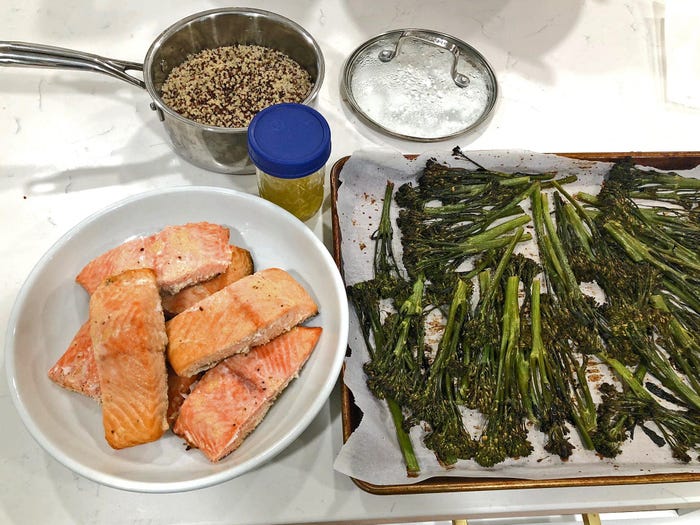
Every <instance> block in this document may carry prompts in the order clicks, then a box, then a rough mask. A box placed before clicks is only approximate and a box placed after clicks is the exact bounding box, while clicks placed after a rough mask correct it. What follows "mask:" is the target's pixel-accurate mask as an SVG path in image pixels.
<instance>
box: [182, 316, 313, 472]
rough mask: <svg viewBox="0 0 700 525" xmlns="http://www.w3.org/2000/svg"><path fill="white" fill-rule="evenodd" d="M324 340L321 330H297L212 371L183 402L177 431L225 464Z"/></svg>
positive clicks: (308, 328)
mask: <svg viewBox="0 0 700 525" xmlns="http://www.w3.org/2000/svg"><path fill="white" fill-rule="evenodd" d="M320 336H321V328H318V327H314V328H311V327H304V326H297V327H294V328H292V329H291V330H290V331H288V332H286V333H284V334H282V335H280V336H279V337H277V338H275V339H273V340H272V341H270V342H269V343H267V344H264V345H261V346H256V347H254V348H252V349H251V350H250V351H249V352H248V353H246V354H238V355H235V356H232V357H229V358H228V359H226V360H224V361H222V362H221V363H219V364H218V365H216V366H215V367H214V368H212V369H211V370H208V371H207V372H206V373H205V374H204V376H203V377H202V379H201V380H200V381H199V383H197V386H196V387H195V388H194V390H193V391H192V393H191V394H190V395H189V396H188V397H187V399H185V401H184V403H183V404H182V407H181V408H180V415H179V417H178V418H177V421H176V423H175V427H174V428H173V431H174V432H175V433H176V434H178V435H179V436H182V437H183V438H184V439H185V440H186V441H187V443H188V444H189V445H191V446H193V447H196V448H199V449H200V450H201V451H202V452H203V453H204V454H205V455H206V457H207V458H209V460H211V461H219V460H220V459H221V458H223V457H225V456H226V455H228V454H229V453H231V452H232V451H233V450H235V449H236V448H238V446H240V444H241V443H242V442H243V440H244V439H245V438H246V436H248V434H250V432H252V431H253V429H255V427H256V426H257V425H258V424H259V423H260V421H262V419H263V417H264V416H265V414H266V413H267V411H268V409H269V408H270V406H271V405H272V403H273V401H274V400H275V399H276V398H277V396H278V395H279V394H280V392H282V391H283V390H284V389H285V388H286V387H287V385H288V384H289V382H290V381H291V380H292V379H294V378H295V377H296V376H297V375H298V373H299V370H301V367H302V366H303V365H304V363H305V362H306V360H307V359H308V357H309V355H311V352H312V351H313V349H314V347H315V346H316V343H317V342H318V339H319V337H320Z"/></svg>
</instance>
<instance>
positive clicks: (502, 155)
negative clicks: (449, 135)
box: [334, 150, 700, 485]
mask: <svg viewBox="0 0 700 525" xmlns="http://www.w3.org/2000/svg"><path fill="white" fill-rule="evenodd" d="M468 156H469V158H471V159H473V160H475V161H477V162H478V163H479V164H480V165H482V166H484V167H486V168H491V169H500V170H502V171H512V170H520V171H526V172H535V171H537V172H541V171H545V172H550V171H553V170H556V171H559V172H560V173H562V172H564V171H566V173H572V174H576V175H577V176H578V177H579V182H577V183H575V184H574V185H570V186H568V187H567V188H568V189H569V191H570V192H575V191H586V192H588V193H593V194H596V193H598V190H599V185H600V182H601V180H602V176H603V174H604V173H606V172H607V170H608V169H609V167H610V164H608V163H595V162H588V161H578V160H571V159H567V158H564V157H559V156H556V155H543V154H537V153H532V152H527V151H483V152H468ZM428 158H435V159H437V160H438V161H440V162H447V163H449V164H451V165H460V164H463V165H465V166H466V165H469V164H468V163H467V162H464V161H462V160H458V159H455V158H454V156H453V155H452V154H451V153H450V152H445V151H443V152H433V153H427V154H423V155H421V156H419V157H418V158H417V159H416V160H413V161H409V160H406V159H405V158H404V157H403V156H402V155H400V154H399V153H396V152H393V151H385V150H363V151H357V152H355V153H353V155H352V156H351V157H350V159H349V160H348V161H347V162H346V164H345V166H344V167H343V170H342V172H341V174H340V180H341V182H342V184H341V185H340V188H339V191H338V199H337V210H338V215H339V221H340V228H341V232H342V244H341V249H342V254H343V271H344V276H345V280H346V284H348V285H351V284H354V283H356V282H359V281H362V280H366V279H369V278H371V277H372V258H373V255H374V245H373V243H372V242H371V240H370V238H369V237H370V235H371V234H372V233H373V232H374V231H375V230H376V227H377V224H378V221H379V217H380V215H381V208H382V199H383V195H384V190H385V186H386V181H387V179H389V180H392V181H394V182H395V183H396V188H398V186H399V185H400V184H402V183H403V182H406V181H412V180H415V179H416V177H417V175H418V174H419V173H420V172H421V170H422V169H423V167H424V166H425V162H426V160H427V159H428ZM470 167H473V165H472V166H470ZM679 173H683V174H686V175H687V174H690V175H692V176H696V177H697V176H700V171H699V170H698V169H695V170H693V171H686V172H679ZM393 211H394V212H395V211H396V209H395V208H394V210H393ZM394 218H395V216H394ZM395 232H398V229H396V228H395ZM394 242H395V249H396V253H400V239H399V235H398V233H397V234H396V235H395V238H394ZM350 318H351V319H350V335H349V343H348V344H349V346H350V349H351V355H350V356H349V357H348V358H347V359H346V363H345V365H346V366H345V373H344V380H345V384H346V385H347V386H348V388H350V390H351V391H352V393H353V395H354V397H355V403H356V404H357V406H358V407H359V408H360V409H361V410H362V412H363V417H362V421H361V423H360V425H359V426H358V428H357V429H355V431H354V432H353V433H352V434H351V436H350V438H349V439H348V441H347V442H346V443H345V444H344V445H343V447H342V448H341V450H340V453H339V454H338V456H337V458H336V460H335V463H334V468H335V469H336V470H337V471H339V472H341V473H344V474H346V475H348V476H351V477H353V478H356V479H359V480H362V481H365V482H368V483H372V484H376V485H395V484H410V483H415V482H418V481H421V480H424V479H427V478H430V477H434V476H460V477H511V478H520V479H556V478H572V477H592V476H613V475H641V474H652V473H653V474H660V473H679V472H700V464H698V462H697V461H695V462H694V463H691V464H685V463H680V462H678V461H677V460H675V459H673V458H672V456H671V452H670V450H669V448H668V447H663V448H659V447H657V446H656V445H655V444H653V443H652V442H651V440H650V439H649V438H648V437H647V436H646V434H644V433H643V432H641V431H638V432H636V433H635V435H634V439H633V440H632V441H630V442H627V443H626V444H625V445H624V446H623V452H622V454H620V455H619V456H618V457H616V458H615V459H602V458H600V457H599V456H598V455H596V454H595V452H592V451H586V450H584V449H583V447H582V446H581V444H580V441H579V439H578V436H577V434H576V431H575V429H571V432H570V437H571V442H572V444H573V445H574V446H575V447H576V448H575V450H574V453H573V455H572V456H571V457H570V458H569V459H568V461H566V462H564V461H561V460H560V459H559V457H558V456H556V455H551V454H549V453H548V452H546V451H545V450H544V449H543V442H544V439H543V434H542V433H540V432H539V431H537V430H534V429H530V436H529V437H530V441H531V442H532V445H533V447H534V451H533V452H532V454H531V455H530V456H529V457H527V458H522V459H519V460H513V459H509V460H507V461H506V462H504V463H502V464H500V465H497V466H495V467H493V468H488V469H487V468H483V467H481V466H479V465H478V464H476V463H475V462H474V461H472V460H468V461H459V462H458V463H457V464H456V465H455V466H454V467H453V468H451V469H449V470H448V469H445V468H444V467H443V466H441V465H440V464H439V463H438V462H437V460H436V459H435V456H434V454H433V453H432V452H431V451H430V450H428V449H427V448H425V447H424V446H423V445H422V437H423V433H424V431H423V429H422V428H421V427H419V426H416V427H414V428H412V430H411V438H412V440H413V444H414V447H415V449H416V454H417V456H418V460H419V463H420V467H421V474H420V476H418V477H413V478H408V477H407V476H406V470H405V466H404V463H403V458H402V456H401V452H400V450H399V447H398V445H397V443H396V436H395V433H394V427H393V424H392V422H391V417H390V415H389V411H388V408H387V406H386V403H384V402H383V401H379V400H377V399H376V398H374V396H373V395H372V394H371V393H370V392H369V390H368V389H367V386H366V383H365V375H364V372H363V370H362V364H363V363H364V362H366V361H367V360H368V358H369V356H368V353H367V350H366V348H365V344H364V341H363V339H362V334H361V332H360V329H359V326H358V322H357V318H356V316H355V313H354V311H353V310H352V308H351V315H350ZM600 368H601V369H600V372H604V367H600ZM601 380H610V378H609V376H607V375H604V376H603V377H602V379H601ZM592 390H595V389H594V388H592ZM464 415H465V422H466V424H467V427H468V428H475V427H476V426H478V425H479V424H480V422H481V421H480V416H478V415H475V414H474V413H465V414H464ZM473 435H474V434H473ZM476 436H477V435H475V437H476Z"/></svg>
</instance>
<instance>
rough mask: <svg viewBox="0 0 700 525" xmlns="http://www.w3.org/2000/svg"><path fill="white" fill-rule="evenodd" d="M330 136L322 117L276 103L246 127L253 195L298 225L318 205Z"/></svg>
mask: <svg viewBox="0 0 700 525" xmlns="http://www.w3.org/2000/svg"><path fill="white" fill-rule="evenodd" d="M330 151H331V134H330V128H329V126H328V123H327V122H326V119H325V118H323V115H321V114H320V113H319V112H318V111H316V110H315V109H313V108H312V107H310V106H306V105H303V104H276V105H273V106H270V107H268V108H265V109H264V110H262V111H261V112H259V113H258V114H257V115H256V116H255V117H254V118H253V120H252V121H251V123H250V126H248V153H249V155H250V158H251V160H252V161H253V164H255V172H256V174H257V179H258V193H259V195H260V196H261V197H263V198H264V199H267V200H269V201H270V202H273V203H275V204H277V205H278V206H281V207H282V208H284V209H286V210H287V211H289V212H291V213H292V214H294V215H295V216H296V217H298V218H299V219H301V220H302V221H306V220H308V219H310V218H311V217H313V216H314V215H315V214H316V212H318V210H319V209H320V207H321V203H322V202H323V194H324V182H325V173H326V169H325V166H326V162H327V161H328V158H329V157H330Z"/></svg>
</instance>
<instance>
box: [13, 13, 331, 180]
mask: <svg viewBox="0 0 700 525" xmlns="http://www.w3.org/2000/svg"><path fill="white" fill-rule="evenodd" d="M233 44H255V45H260V46H265V47H269V48H273V49H278V50H280V51H282V52H283V53H285V54H287V55H288V56H289V57H291V58H292V59H294V60H296V62H298V63H299V64H300V65H301V66H302V67H304V68H305V69H306V70H307V71H308V72H309V74H310V75H311V80H312V82H313V86H312V89H311V92H310V93H309V94H308V96H307V97H306V99H304V101H303V103H304V104H312V103H313V101H314V100H315V98H316V95H317V94H318V91H319V90H320V89H321V84H322V83H323V77H324V73H325V62H324V59H323V54H322V52H321V49H320V47H319V46H318V44H317V43H316V41H315V40H314V38H313V37H312V36H311V35H310V34H309V33H308V32H307V31H306V30H305V29H304V28H302V27H301V26H300V25H298V24H297V23H295V22H293V21H292V20H289V19H288V18H285V17H283V16H281V15H278V14H275V13H271V12H269V11H263V10H260V9H251V8H223V9H212V10H209V11H203V12H200V13H196V14H194V15H191V16H188V17H187V18H184V19H182V20H180V21H178V22H176V23H175V24H173V25H172V26H170V27H169V28H168V29H166V30H165V31H163V32H162V33H161V34H160V36H158V38H156V40H155V41H154V42H153V44H151V47H150V48H149V49H148V52H147V53H146V58H145V60H144V63H143V64H140V63H137V62H128V61H123V60H115V59H111V58H106V57H102V56H99V55H93V54H90V53H84V52H81V51H74V50H70V49H64V48H60V47H52V46H46V45H40V44H28V43H24V42H0V65H3V66H32V67H49V68H64V69H78V70H85V71H95V72H99V73H104V74H107V75H110V76H113V77H115V78H119V79H121V80H124V81H126V82H129V83H130V84H133V85H135V86H139V87H142V88H145V89H146V90H147V91H148V93H149V95H150V96H151V99H152V102H151V108H152V109H153V110H154V111H156V113H157V114H158V118H159V119H160V120H161V121H162V122H163V126H164V127H165V130H166V132H167V133H168V136H169V137H170V140H171V142H172V145H173V149H174V150H175V152H176V153H178V154H179V155H180V156H181V157H183V158H184V159H185V160H186V161H188V162H190V163H192V164H194V165H196V166H199V167H201V168H204V169H206V170H211V171H217V172H220V173H231V174H246V173H252V172H253V171H254V167H253V165H252V163H251V161H250V159H249V158H248V141H247V131H248V129H247V128H222V127H217V126H206V125H203V124H200V123H198V122H195V121H193V120H190V119H188V118H185V117H183V116H181V115H179V114H178V113H176V112H175V111H173V110H172V109H170V108H169V107H168V106H167V105H166V104H165V103H164V102H163V100H162V98H161V88H162V86H163V82H165V79H166V78H167V77H168V74H169V73H170V71H171V70H172V69H173V68H174V67H175V66H177V65H179V64H181V63H182V62H184V61H185V59H186V58H187V56H188V55H190V54H193V53H197V52H199V51H201V50H203V49H211V48H216V47H220V46H227V45H233ZM130 71H142V73H143V80H141V79H140V78H138V77H136V76H133V75H132V74H130V73H129V72H130Z"/></svg>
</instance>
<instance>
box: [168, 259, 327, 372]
mask: <svg viewBox="0 0 700 525" xmlns="http://www.w3.org/2000/svg"><path fill="white" fill-rule="evenodd" d="M317 313H318V307H317V306H316V303H315V302H314V300H313V299H312V298H311V296H310V295H309V294H308V293H307V292H306V290H305V289H304V287H303V286H302V285H301V284H299V283H298V282H297V281H296V280H295V279H294V277H292V276H291V275H290V274H289V273H287V272H286V271H284V270H281V269H279V268H268V269H265V270H261V271H259V272H256V273H254V274H253V275H249V276H247V277H243V278H242V279H240V280H238V281H236V282H234V283H233V284H230V285H228V286H226V287H225V288H222V289H221V290H219V291H218V292H216V293H214V294H212V295H210V296H209V297H207V298H206V299H204V300H202V301H200V302H198V303H197V304H195V305H194V306H192V307H190V308H188V309H187V310H185V311H184V312H182V313H180V314H178V315H176V316H175V317H173V318H172V319H170V320H169V321H168V322H167V324H166V330H167V334H168V360H169V362H170V366H172V367H173V370H174V371H175V373H176V374H178V375H180V376H184V377H189V376H192V375H194V374H196V373H199V372H202V371H204V370H207V369H209V368H211V367H213V366H214V365H216V363H218V362H219V361H221V360H223V359H225V358H227V357H230V356H232V355H234V354H237V353H240V352H247V351H248V349H249V348H250V347H252V346H257V345H260V344H264V343H266V342H268V341H270V340H271V339H274V338H275V337H277V336H278V335H280V334H282V333H284V332H286V331H287V330H289V329H290V328H292V327H294V326H296V325H297V324H299V323H301V322H302V321H304V320H305V319H307V318H309V317H311V316H313V315H315V314H317Z"/></svg>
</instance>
